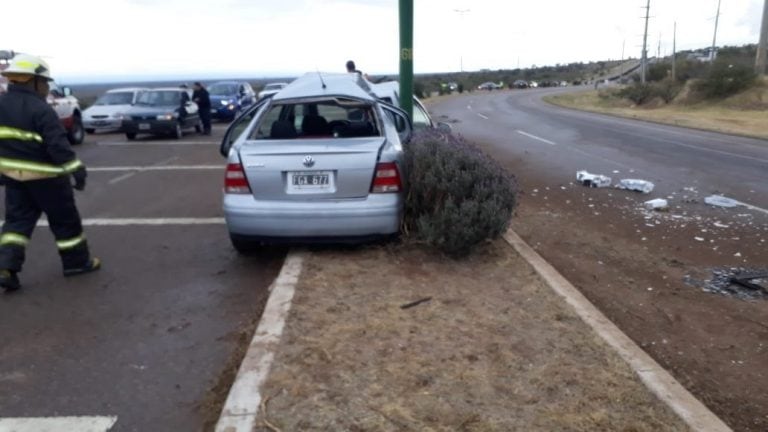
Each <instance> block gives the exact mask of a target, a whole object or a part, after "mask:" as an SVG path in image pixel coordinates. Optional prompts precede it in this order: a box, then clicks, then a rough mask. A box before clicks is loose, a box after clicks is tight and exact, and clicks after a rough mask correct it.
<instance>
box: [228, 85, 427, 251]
mask: <svg viewBox="0 0 768 432" xmlns="http://www.w3.org/2000/svg"><path fill="white" fill-rule="evenodd" d="M365 87H367V85H366V84H365V82H364V80H363V79H361V78H358V76H357V74H319V73H317V72H313V73H309V74H307V75H304V76H303V77H301V78H299V79H297V80H296V81H294V82H292V83H291V84H290V85H288V86H286V87H285V88H284V89H283V90H281V91H280V92H279V93H277V94H275V95H274V96H272V97H271V98H265V99H263V100H261V101H259V102H258V103H257V104H256V105H254V106H253V107H251V108H249V109H248V110H247V111H246V112H244V113H243V114H242V115H241V116H240V117H238V118H237V119H236V120H235V121H234V122H233V123H232V124H231V125H230V126H229V129H228V130H227V132H226V134H225V136H224V139H223V140H222V144H221V154H222V155H224V156H226V157H227V169H226V175H225V180H224V199H223V208H224V216H225V219H226V222H227V228H228V230H229V235H230V238H231V240H232V244H233V245H234V247H235V249H236V250H238V251H240V252H246V251H249V250H251V249H252V248H253V247H255V246H256V245H258V244H261V243H263V242H267V243H270V242H307V241H311V242H316V241H321V242H339V241H343V242H357V241H364V240H367V239H371V238H377V237H382V236H383V237H388V236H392V235H396V234H397V233H398V231H399V229H400V222H401V219H402V215H403V205H404V204H403V203H404V193H405V184H404V179H405V178H406V173H405V172H404V166H403V145H404V144H406V143H407V142H408V141H409V140H410V138H411V134H412V131H413V129H412V126H411V122H410V120H409V119H408V115H407V114H406V113H405V112H403V111H402V110H401V109H399V108H397V107H395V106H393V105H390V104H387V103H385V102H383V101H381V100H379V99H378V98H377V97H376V96H375V95H374V94H373V93H372V92H371V91H370V89H369V88H365Z"/></svg>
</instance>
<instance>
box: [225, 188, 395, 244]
mask: <svg viewBox="0 0 768 432" xmlns="http://www.w3.org/2000/svg"><path fill="white" fill-rule="evenodd" d="M402 215H403V199H402V197H401V196H400V195H399V194H371V195H368V197H367V198H361V199H347V200H327V201H326V200H322V201H320V200H318V201H301V202H290V201H257V200H255V199H254V198H253V196H252V195H231V194H225V195H224V216H225V219H226V221H227V227H228V228H229V232H230V234H232V235H235V236H239V237H247V238H252V239H257V240H258V239H285V240H290V239H302V240H303V239H307V240H309V239H328V240H329V241H332V240H334V239H343V238H354V237H366V236H367V237H376V236H390V235H392V234H396V233H398V232H399V230H400V222H401V219H402Z"/></svg>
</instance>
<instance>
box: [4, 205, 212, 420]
mask: <svg viewBox="0 0 768 432" xmlns="http://www.w3.org/2000/svg"><path fill="white" fill-rule="evenodd" d="M3 222H4V221H2V220H0V224H1V223H3ZM225 223H226V220H225V219H224V218H223V217H210V218H92V219H83V225H84V226H129V225H152V226H160V225H224V224H225ZM37 226H40V227H47V226H48V221H47V220H45V219H41V220H40V221H38V223H37ZM0 432H2V431H0Z"/></svg>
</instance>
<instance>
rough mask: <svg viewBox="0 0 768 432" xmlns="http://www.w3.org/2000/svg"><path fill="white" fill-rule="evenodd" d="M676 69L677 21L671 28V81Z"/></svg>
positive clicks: (674, 77)
mask: <svg viewBox="0 0 768 432" xmlns="http://www.w3.org/2000/svg"><path fill="white" fill-rule="evenodd" d="M767 1H768V0H767ZM676 69H677V21H675V26H674V27H673V30H672V81H673V82H674V81H675V80H676V79H677V75H676V74H675V71H676Z"/></svg>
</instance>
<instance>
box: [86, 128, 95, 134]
mask: <svg viewBox="0 0 768 432" xmlns="http://www.w3.org/2000/svg"><path fill="white" fill-rule="evenodd" d="M85 133H89V134H94V133H96V129H86V130H85Z"/></svg>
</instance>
